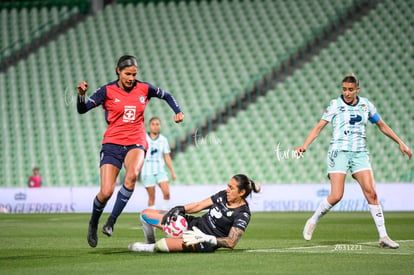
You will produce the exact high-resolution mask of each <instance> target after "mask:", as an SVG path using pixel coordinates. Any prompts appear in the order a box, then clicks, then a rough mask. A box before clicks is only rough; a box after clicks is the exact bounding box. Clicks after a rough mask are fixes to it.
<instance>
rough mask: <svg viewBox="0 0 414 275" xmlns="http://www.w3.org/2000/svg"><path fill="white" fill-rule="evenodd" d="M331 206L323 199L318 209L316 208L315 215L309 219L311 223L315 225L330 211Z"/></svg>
mask: <svg viewBox="0 0 414 275" xmlns="http://www.w3.org/2000/svg"><path fill="white" fill-rule="evenodd" d="M331 208H332V205H331V204H330V203H329V202H328V200H327V198H325V199H324V200H323V201H321V203H320V204H319V206H318V208H316V210H315V213H313V215H312V217H311V221H312V222H313V223H314V224H317V223H318V221H319V219H320V218H322V217H323V216H324V215H325V214H326V213H328V212H329V210H331Z"/></svg>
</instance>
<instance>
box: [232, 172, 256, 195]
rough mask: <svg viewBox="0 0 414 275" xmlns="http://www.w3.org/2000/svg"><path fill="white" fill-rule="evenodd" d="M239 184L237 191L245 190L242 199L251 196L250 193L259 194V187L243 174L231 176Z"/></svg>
mask: <svg viewBox="0 0 414 275" xmlns="http://www.w3.org/2000/svg"><path fill="white" fill-rule="evenodd" d="M233 179H235V180H236V181H237V182H238V183H239V184H238V186H237V188H238V189H239V191H242V190H245V191H246V192H245V194H244V195H243V199H245V198H246V197H247V196H248V195H251V192H252V191H253V192H255V193H259V192H260V190H261V188H260V185H259V184H257V183H255V182H254V181H253V180H252V179H250V178H249V177H248V176H246V175H244V174H237V175H234V176H233Z"/></svg>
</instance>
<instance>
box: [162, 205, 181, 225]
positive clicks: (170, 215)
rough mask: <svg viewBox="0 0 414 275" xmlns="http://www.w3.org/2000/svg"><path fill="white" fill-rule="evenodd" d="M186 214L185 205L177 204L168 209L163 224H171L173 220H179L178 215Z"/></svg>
mask: <svg viewBox="0 0 414 275" xmlns="http://www.w3.org/2000/svg"><path fill="white" fill-rule="evenodd" d="M184 214H185V209H184V206H182V205H180V206H175V207H173V208H171V209H170V211H168V212H167V213H166V214H165V215H164V217H162V220H161V224H162V225H167V224H170V222H171V221H175V220H177V216H180V215H181V216H183V215H184Z"/></svg>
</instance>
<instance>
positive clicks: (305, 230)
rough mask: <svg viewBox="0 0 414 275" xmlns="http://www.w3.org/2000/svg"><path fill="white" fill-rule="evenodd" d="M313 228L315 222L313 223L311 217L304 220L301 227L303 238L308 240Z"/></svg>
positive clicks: (310, 237)
mask: <svg viewBox="0 0 414 275" xmlns="http://www.w3.org/2000/svg"><path fill="white" fill-rule="evenodd" d="M315 228H316V224H315V223H313V222H312V221H311V219H308V220H307V221H306V224H305V228H303V238H304V239H305V240H307V241H310V240H311V239H312V234H313V231H314V230H315Z"/></svg>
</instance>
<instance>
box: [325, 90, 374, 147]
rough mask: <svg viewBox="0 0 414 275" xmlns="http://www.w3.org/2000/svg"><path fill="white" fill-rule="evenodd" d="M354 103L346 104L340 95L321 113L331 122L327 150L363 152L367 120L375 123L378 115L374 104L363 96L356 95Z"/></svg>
mask: <svg viewBox="0 0 414 275" xmlns="http://www.w3.org/2000/svg"><path fill="white" fill-rule="evenodd" d="M357 100H358V102H357V103H356V104H354V105H349V104H347V103H346V102H345V101H344V100H343V98H342V96H340V97H338V98H337V99H333V100H332V101H331V103H330V104H329V106H328V108H327V109H326V111H325V113H324V114H323V115H322V119H323V120H326V121H328V122H332V128H333V132H332V139H331V143H330V148H329V150H340V151H352V152H361V151H362V152H365V151H368V150H367V147H366V142H365V140H366V134H365V127H366V125H367V122H368V120H369V121H370V122H371V123H377V122H378V121H379V120H380V116H379V115H378V114H377V110H376V108H375V106H374V105H373V104H372V103H371V102H370V101H369V100H368V99H367V98H364V97H357Z"/></svg>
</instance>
